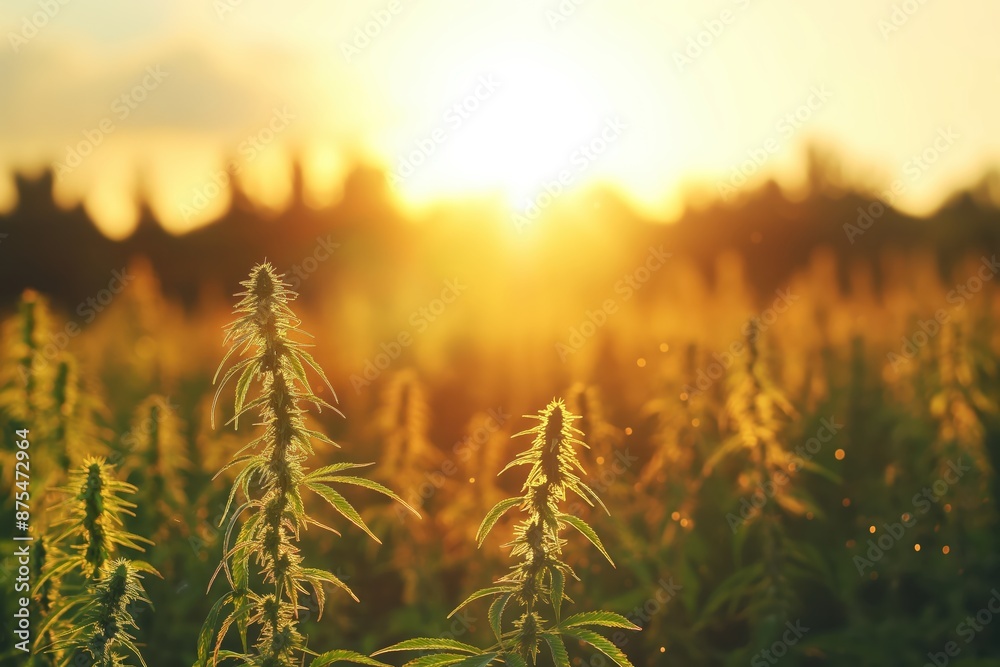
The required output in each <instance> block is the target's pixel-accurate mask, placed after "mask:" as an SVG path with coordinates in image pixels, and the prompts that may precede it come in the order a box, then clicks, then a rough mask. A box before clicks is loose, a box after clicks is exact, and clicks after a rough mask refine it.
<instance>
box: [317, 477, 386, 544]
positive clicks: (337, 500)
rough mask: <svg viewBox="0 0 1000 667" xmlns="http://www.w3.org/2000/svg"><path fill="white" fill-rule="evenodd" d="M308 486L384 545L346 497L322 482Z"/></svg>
mask: <svg viewBox="0 0 1000 667" xmlns="http://www.w3.org/2000/svg"><path fill="white" fill-rule="evenodd" d="M306 486H307V487H308V488H309V489H310V490H311V491H313V492H314V493H315V494H316V495H318V496H320V497H321V498H323V500H325V501H327V502H328V503H330V505H331V506H332V507H333V509H335V510H337V511H338V512H339V513H340V514H341V515H342V516H343V517H344V518H345V519H347V520H348V521H350V522H351V523H353V524H354V525H355V526H357V527H358V528H360V529H361V530H363V531H365V532H366V533H368V535H369V536H370V537H371V538H372V539H373V540H375V541H376V542H378V543H379V544H382V540H380V539H378V538H377V537H376V536H375V533H373V532H372V531H371V530H370V529H369V528H368V524H366V523H365V521H364V519H362V518H361V515H360V514H358V511H357V510H356V509H354V506H353V505H351V503H349V502H347V499H346V498H344V496H342V495H340V494H339V493H337V492H336V491H334V490H333V489H331V488H330V487H329V486H326V485H325V484H323V483H321V482H306Z"/></svg>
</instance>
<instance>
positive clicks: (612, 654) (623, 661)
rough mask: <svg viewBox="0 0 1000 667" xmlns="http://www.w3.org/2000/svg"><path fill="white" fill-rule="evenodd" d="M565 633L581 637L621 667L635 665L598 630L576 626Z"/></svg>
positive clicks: (568, 635) (569, 635) (577, 637)
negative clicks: (597, 631)
mask: <svg viewBox="0 0 1000 667" xmlns="http://www.w3.org/2000/svg"><path fill="white" fill-rule="evenodd" d="M563 634H564V635H566V636H567V637H573V638H574V639H579V640H580V641H583V642H586V643H588V644H590V645H591V646H593V647H594V648H596V649H597V650H598V651H600V652H601V653H603V654H604V655H606V656H608V657H609V658H611V659H612V660H614V661H615V662H616V663H617V664H619V665H620V666H621V667H633V666H632V663H631V662H629V660H628V656H626V655H625V654H624V653H623V652H622V650H621V649H620V648H618V647H617V646H615V645H614V644H612V643H611V641H610V640H608V639H607V638H606V637H603V636H601V635H599V634H597V633H596V632H593V631H591V630H584V629H583V628H574V629H573V630H572V631H570V630H566V631H564V632H563Z"/></svg>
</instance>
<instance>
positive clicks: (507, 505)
mask: <svg viewBox="0 0 1000 667" xmlns="http://www.w3.org/2000/svg"><path fill="white" fill-rule="evenodd" d="M521 502H522V499H521V498H507V499H506V500H501V501H500V502H498V503H497V504H496V505H494V506H493V509H491V510H490V511H489V512H488V513H487V514H486V518H485V519H483V522H482V523H481V524H480V525H479V532H478V533H476V546H479V547H481V546H483V540H485V539H486V536H487V535H488V534H489V532H490V531H491V530H492V529H493V526H495V525H496V523H497V521H499V520H500V517H502V516H503V515H504V514H505V513H506V512H507V511H508V510H509V509H511V508H512V507H514V506H516V505H519V504H520V503H521Z"/></svg>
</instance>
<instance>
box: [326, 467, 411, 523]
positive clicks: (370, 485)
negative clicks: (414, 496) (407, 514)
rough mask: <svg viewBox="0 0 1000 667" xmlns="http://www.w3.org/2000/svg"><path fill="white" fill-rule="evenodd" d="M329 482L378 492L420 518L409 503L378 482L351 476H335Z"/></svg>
mask: <svg viewBox="0 0 1000 667" xmlns="http://www.w3.org/2000/svg"><path fill="white" fill-rule="evenodd" d="M329 481H330V482H335V483H337V484H353V485H355V486H360V487H363V488H365V489H370V490H372V491H378V492H379V493H381V494H382V495H384V496H387V497H389V498H392V499H393V500H395V501H396V502H397V503H399V504H400V505H402V506H403V507H405V508H406V509H408V510H410V511H411V512H413V513H414V514H416V515H417V517H420V512H418V511H417V510H415V509H413V508H412V507H410V505H409V503H407V502H406V501H405V500H403V499H402V498H400V497H399V496H398V495H396V493H395V492H394V491H393V490H392V489H390V488H388V487H386V486H383V485H382V484H379V483H378V482H374V481H372V480H370V479H366V478H364V477H355V476H353V475H337V476H336V477H331V478H330V479H329Z"/></svg>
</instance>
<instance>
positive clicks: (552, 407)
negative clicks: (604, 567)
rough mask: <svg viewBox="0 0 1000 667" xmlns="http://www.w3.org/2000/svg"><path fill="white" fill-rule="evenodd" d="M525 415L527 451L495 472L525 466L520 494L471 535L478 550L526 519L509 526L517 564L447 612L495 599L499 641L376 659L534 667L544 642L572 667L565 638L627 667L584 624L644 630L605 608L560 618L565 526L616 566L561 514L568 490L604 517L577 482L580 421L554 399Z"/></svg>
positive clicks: (566, 571)
mask: <svg viewBox="0 0 1000 667" xmlns="http://www.w3.org/2000/svg"><path fill="white" fill-rule="evenodd" d="M525 417H528V418H532V419H537V420H538V421H539V423H538V425H537V426H535V427H534V428H531V429H528V430H526V431H522V432H521V433H518V434H516V435H515V436H513V437H518V436H522V435H530V436H533V439H532V443H531V446H530V447H529V448H528V449H527V450H525V451H524V452H522V453H521V454H519V455H517V456H516V457H515V458H514V460H513V461H511V462H510V463H509V464H508V465H507V466H506V467H505V468H504V469H503V470H501V471H500V473H501V474H502V473H503V472H505V471H507V470H509V469H510V468H513V467H517V466H529V471H528V475H527V479H526V480H525V482H524V485H523V486H522V488H521V491H522V495H520V496H516V497H513V498H507V499H506V500H501V501H500V502H499V503H497V504H496V505H495V506H494V507H493V509H491V510H490V511H489V512H488V513H487V515H486V518H485V519H483V522H482V524H481V525H480V527H479V533H478V535H477V538H476V540H477V542H478V546H479V547H482V544H483V541H484V540H485V539H486V537H487V536H488V535H489V533H490V531H491V530H492V529H493V527H494V526H495V525H496V524H497V522H498V521H499V520H500V519H501V517H503V515H504V514H506V513H507V512H508V511H509V510H511V509H513V508H515V507H518V508H520V510H521V512H522V513H523V514H524V518H523V519H522V520H521V522H520V523H519V524H518V525H517V526H516V527H515V528H514V539H513V541H512V542H510V543H509V545H508V546H510V547H511V552H510V553H511V556H512V557H514V558H519V559H520V562H518V563H517V564H515V565H514V566H513V567H512V568H511V571H510V572H509V573H508V574H507V575H506V576H505V577H503V578H501V579H499V580H498V581H496V582H495V584H494V585H493V586H489V587H487V588H483V589H481V590H478V591H476V592H475V593H473V594H472V595H470V596H469V597H468V598H467V599H466V600H465V601H464V602H462V604H460V605H459V606H458V607H457V608H456V609H455V610H454V611H452V612H451V614H449V618H450V617H451V616H452V615H454V614H455V613H457V612H458V611H459V610H461V609H462V608H463V607H465V606H466V605H467V604H469V603H470V602H473V601H474V600H478V599H480V598H492V599H493V602H492V603H491V605H490V608H489V612H488V614H487V616H488V618H489V624H490V627H491V629H492V630H493V634H494V635H495V637H496V640H497V641H496V643H495V644H493V645H492V646H490V647H488V648H486V649H479V648H477V647H475V646H472V645H470V644H466V643H463V642H459V641H456V640H453V639H443V638H437V639H434V638H419V639H409V640H406V641H403V642H400V643H398V644H394V645H393V646H389V647H387V648H384V649H382V650H380V651H378V652H376V653H375V654H374V655H379V654H382V653H388V652H392V651H433V652H435V653H432V654H428V655H423V656H421V657H418V658H415V659H413V660H411V661H409V662H408V663H406V666H407V667H443V666H446V665H460V666H461V667H485V666H486V665H489V664H490V663H492V662H494V661H499V662H503V663H504V664H506V665H510V666H512V667H526V665H527V664H528V663H530V664H535V662H536V659H537V657H538V653H539V650H540V648H541V645H542V643H544V644H545V645H546V646H547V648H548V651H549V653H550V654H551V656H552V660H553V662H554V663H555V665H556V667H569V665H570V658H569V652H568V650H567V648H566V644H565V642H564V639H563V638H564V637H566V638H569V639H571V640H575V641H577V642H584V643H586V644H589V645H591V646H593V647H594V648H596V649H597V650H598V651H600V652H601V653H603V654H604V655H606V656H607V657H608V658H610V659H611V660H612V661H613V662H615V663H616V664H618V665H621V666H622V667H631V663H630V662H629V660H628V658H627V657H626V655H625V654H624V653H623V652H622V651H621V649H619V648H618V647H617V646H616V645H615V644H614V643H612V642H611V641H609V640H608V639H607V638H605V637H604V636H602V635H600V634H598V633H597V632H594V631H593V630H592V629H590V627H589V626H601V627H609V628H623V629H627V630H640V629H641V628H639V627H638V626H636V625H634V624H633V623H631V622H630V621H629V620H628V619H626V618H625V617H623V616H621V615H619V614H616V613H613V612H609V611H592V612H582V613H578V614H574V615H572V616H567V617H564V616H563V615H562V604H563V602H564V601H571V600H570V598H569V597H568V596H567V595H566V593H565V585H566V579H567V577H571V578H573V579H575V580H577V581H579V578H578V577H577V576H576V573H575V572H574V571H573V569H572V567H570V565H568V564H567V563H566V562H564V561H563V559H562V548H563V546H564V545H565V543H566V541H565V540H563V539H562V537H561V536H560V533H561V532H562V529H563V528H565V527H567V526H570V527H572V528H575V529H576V530H577V531H579V532H580V533H581V534H583V536H584V537H586V538H587V539H588V540H589V541H590V542H591V543H592V544H593V545H594V546H595V547H597V549H598V550H599V551H600V552H601V554H603V555H604V557H605V558H607V559H608V562H610V563H611V564H612V566H613V565H614V562H613V561H612V560H611V556H609V555H608V552H607V550H606V549H605V548H604V545H603V544H602V543H601V540H600V538H599V537H598V536H597V533H595V532H594V530H593V528H591V527H590V526H589V525H588V524H587V523H586V522H585V521H584V520H583V519H580V518H579V517H576V516H573V515H571V514H567V513H565V512H563V511H561V510H560V506H561V504H563V503H565V501H566V496H567V491H569V492H572V493H573V494H575V495H576V496H578V497H579V498H581V499H582V500H583V501H584V502H586V503H587V504H588V505H590V506H591V507H593V506H595V504H597V505H600V506H601V507H602V508H603V509H604V510H605V511H606V512H607V508H606V507H604V504H603V503H602V502H601V500H600V498H598V496H597V494H596V493H594V491H593V490H592V489H591V488H590V487H588V486H587V485H586V484H585V483H584V482H583V481H582V480H581V479H580V477H579V474H585V473H584V469H583V467H582V465H581V464H580V461H579V459H578V458H577V455H576V450H575V448H574V447H575V445H580V446H583V447H587V445H586V443H584V442H583V441H581V440H579V439H578V438H577V437H576V436H577V435H581V436H582V435H583V433H582V432H581V431H579V430H578V429H576V428H574V427H573V421H574V420H577V419H579V417H578V416H577V415H574V414H572V413H571V412H569V411H568V410H567V409H566V406H565V404H564V403H563V401H562V400H553V401H552V402H550V403H549V404H548V406H546V407H545V409H543V410H541V411H540V412H539V413H538V414H537V415H525ZM578 473H579V474H578ZM508 609H512V613H509V614H507V615H508V617H513V620H512V622H511V623H508V624H505V623H504V615H505V613H506V612H507V610H508ZM549 610H551V611H549ZM505 628H510V629H507V630H505Z"/></svg>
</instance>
